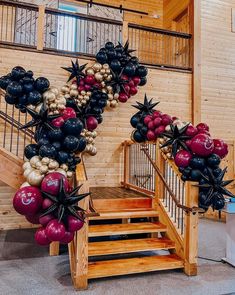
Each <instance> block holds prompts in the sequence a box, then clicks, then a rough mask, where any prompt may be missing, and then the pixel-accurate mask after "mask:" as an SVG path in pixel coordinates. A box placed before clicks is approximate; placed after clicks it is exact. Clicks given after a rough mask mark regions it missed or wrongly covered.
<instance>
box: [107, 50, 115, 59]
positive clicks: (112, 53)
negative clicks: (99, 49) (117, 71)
mask: <svg viewBox="0 0 235 295" xmlns="http://www.w3.org/2000/svg"><path fill="white" fill-rule="evenodd" d="M106 54H107V56H108V59H109V60H114V59H115V58H116V57H117V53H116V51H115V50H114V49H110V50H108V51H107V53H106Z"/></svg>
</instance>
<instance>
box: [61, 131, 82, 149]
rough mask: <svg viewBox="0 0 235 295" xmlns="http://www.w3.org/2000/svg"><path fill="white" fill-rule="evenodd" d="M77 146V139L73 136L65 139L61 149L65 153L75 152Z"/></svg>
mask: <svg viewBox="0 0 235 295" xmlns="http://www.w3.org/2000/svg"><path fill="white" fill-rule="evenodd" d="M78 146H79V139H78V138H77V137H75V136H73V135H68V136H66V137H65V139H64V142H63V147H64V149H65V150H66V151H67V152H75V151H76V150H77V149H78Z"/></svg>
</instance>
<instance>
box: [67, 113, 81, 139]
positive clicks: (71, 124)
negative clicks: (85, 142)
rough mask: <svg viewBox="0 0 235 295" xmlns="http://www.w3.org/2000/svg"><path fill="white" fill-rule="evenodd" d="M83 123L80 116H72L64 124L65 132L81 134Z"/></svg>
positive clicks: (75, 134)
mask: <svg viewBox="0 0 235 295" xmlns="http://www.w3.org/2000/svg"><path fill="white" fill-rule="evenodd" d="M83 127H84V126H83V123H82V121H81V120H80V119H78V118H70V119H68V120H66V122H65V123H64V125H63V132H64V133H65V134H67V135H74V136H77V137H78V136H79V135H80V134H81V132H82V129H83Z"/></svg>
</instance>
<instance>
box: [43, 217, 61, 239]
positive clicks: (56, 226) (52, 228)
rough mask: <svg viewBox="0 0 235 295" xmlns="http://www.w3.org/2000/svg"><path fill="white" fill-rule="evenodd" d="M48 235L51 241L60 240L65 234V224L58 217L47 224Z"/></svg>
mask: <svg viewBox="0 0 235 295" xmlns="http://www.w3.org/2000/svg"><path fill="white" fill-rule="evenodd" d="M46 235H47V237H48V239H49V240H50V241H53V242H56V241H57V242H58V241H60V240H61V239H63V237H64V236H65V226H64V224H63V223H62V222H59V221H58V220H57V219H53V220H51V221H50V222H49V223H48V224H47V226H46Z"/></svg>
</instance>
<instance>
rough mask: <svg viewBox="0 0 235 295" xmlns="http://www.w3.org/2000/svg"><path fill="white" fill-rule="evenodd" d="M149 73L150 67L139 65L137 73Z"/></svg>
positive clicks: (141, 74) (140, 74) (140, 75)
mask: <svg viewBox="0 0 235 295" xmlns="http://www.w3.org/2000/svg"><path fill="white" fill-rule="evenodd" d="M147 74H148V69H147V68H146V67H145V66H139V67H138V68H137V69H136V75H137V76H139V77H145V76H147Z"/></svg>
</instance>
